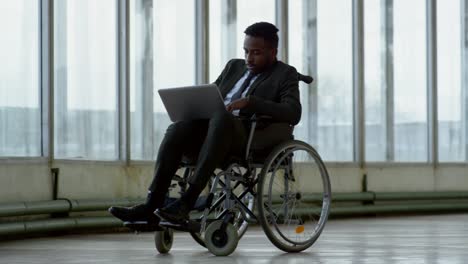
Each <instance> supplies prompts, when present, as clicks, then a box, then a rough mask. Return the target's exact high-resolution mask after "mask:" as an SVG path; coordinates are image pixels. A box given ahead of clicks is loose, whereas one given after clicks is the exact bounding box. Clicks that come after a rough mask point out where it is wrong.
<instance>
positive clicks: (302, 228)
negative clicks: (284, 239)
mask: <svg viewBox="0 0 468 264" xmlns="http://www.w3.org/2000/svg"><path fill="white" fill-rule="evenodd" d="M302 232H304V226H302V225H301V226H298V227H296V234H300V233H302Z"/></svg>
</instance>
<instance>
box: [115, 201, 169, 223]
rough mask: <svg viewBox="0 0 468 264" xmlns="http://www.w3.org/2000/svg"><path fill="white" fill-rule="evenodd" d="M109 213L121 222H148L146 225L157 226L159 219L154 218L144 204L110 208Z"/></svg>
mask: <svg viewBox="0 0 468 264" xmlns="http://www.w3.org/2000/svg"><path fill="white" fill-rule="evenodd" d="M109 212H110V213H111V214H112V215H113V216H115V217H117V218H118V219H120V220H122V221H123V222H148V224H153V225H157V224H159V220H160V219H159V217H157V216H155V215H154V214H153V212H152V210H151V209H148V207H147V206H146V204H139V205H135V206H133V207H119V206H112V207H111V208H109Z"/></svg>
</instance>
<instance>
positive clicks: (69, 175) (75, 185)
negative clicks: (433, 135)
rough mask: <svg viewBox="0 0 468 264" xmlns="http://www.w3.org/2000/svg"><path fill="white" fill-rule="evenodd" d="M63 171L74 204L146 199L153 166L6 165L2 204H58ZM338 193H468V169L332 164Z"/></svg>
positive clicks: (1, 163)
mask: <svg viewBox="0 0 468 264" xmlns="http://www.w3.org/2000/svg"><path fill="white" fill-rule="evenodd" d="M51 167H54V168H59V170H60V171H59V183H58V197H63V198H69V199H88V198H91V199H93V198H96V199H99V198H104V199H106V198H120V197H132V198H137V197H145V196H146V190H147V187H148V186H149V184H150V182H151V178H152V173H153V164H152V163H151V162H140V163H136V164H132V165H131V166H125V164H124V163H114V162H96V161H89V162H87V161H61V162H55V163H54V164H52V165H49V164H48V162H47V160H0V201H1V202H14V201H37V200H51V199H52V192H53V187H52V176H51V173H50V168H51ZM327 168H328V171H329V174H330V180H331V185H332V190H333V192H359V191H361V190H362V188H363V187H362V186H363V175H364V174H366V175H367V188H368V190H369V191H376V192H394V191H455V190H457V191H468V164H451V165H450V164H447V165H439V166H437V167H436V168H434V167H432V166H431V165H427V164H393V165H391V164H383V165H378V164H374V165H371V166H369V167H367V168H365V169H360V168H359V167H357V166H356V165H354V164H327Z"/></svg>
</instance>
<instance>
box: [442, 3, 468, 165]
mask: <svg viewBox="0 0 468 264" xmlns="http://www.w3.org/2000/svg"><path fill="white" fill-rule="evenodd" d="M461 15H462V13H461V0H448V1H437V55H438V57H437V63H438V67H437V71H438V76H437V81H438V83H437V88H438V97H437V98H438V109H439V112H438V118H439V160H440V161H463V160H465V159H466V155H467V154H466V146H465V144H466V140H467V139H466V137H465V134H464V131H465V129H466V123H467V121H468V120H466V116H465V115H464V114H463V110H464V108H463V105H464V104H466V99H465V98H464V96H463V93H462V91H463V90H462V82H463V81H462V78H463V74H462V64H461V62H462V61H461V58H462V48H463V46H462V41H461V34H462V31H461V25H462V22H463V20H462V18H463V17H462V16H461ZM465 70H466V69H465ZM465 107H466V106H465Z"/></svg>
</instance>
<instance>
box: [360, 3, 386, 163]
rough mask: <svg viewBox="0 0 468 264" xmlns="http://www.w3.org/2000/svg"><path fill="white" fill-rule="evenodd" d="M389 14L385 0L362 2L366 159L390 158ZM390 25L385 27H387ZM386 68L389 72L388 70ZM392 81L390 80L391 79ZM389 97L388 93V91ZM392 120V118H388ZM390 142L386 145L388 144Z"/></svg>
mask: <svg viewBox="0 0 468 264" xmlns="http://www.w3.org/2000/svg"><path fill="white" fill-rule="evenodd" d="M389 16H391V13H388V12H387V10H386V7H385V1H374V0H368V1H365V2H364V23H365V24H364V51H365V55H364V58H365V62H364V65H365V68H364V70H365V72H364V76H365V117H366V132H365V133H366V134H365V135H366V137H365V145H366V148H365V149H366V151H365V153H366V160H367V161H384V160H387V159H390V160H391V159H393V158H392V157H391V155H392V154H391V152H390V151H389V150H390V149H392V147H393V146H392V145H391V144H392V142H391V141H389V140H388V139H387V137H390V136H391V135H389V134H390V133H387V129H388V128H389V127H390V128H391V127H392V126H391V125H390V126H387V122H388V120H389V119H388V116H387V112H389V111H391V109H390V110H389V109H388V108H387V104H388V103H390V102H391V101H392V100H389V98H387V96H388V95H387V92H388V89H391V87H390V86H388V87H387V80H388V79H389V78H391V75H390V74H389V73H391V70H392V69H391V68H390V67H387V65H391V63H390V62H391V59H392V57H391V53H390V52H391V51H390V49H388V44H389V42H390V41H391V38H388V39H387V38H386V33H389V34H391V25H390V24H391V20H390V18H389ZM387 24H389V25H388V26H386V25H387ZM387 69H388V71H387ZM392 80H393V79H392ZM390 84H391V83H390ZM390 96H391V94H390ZM390 120H391V119H390ZM388 143H389V144H388Z"/></svg>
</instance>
